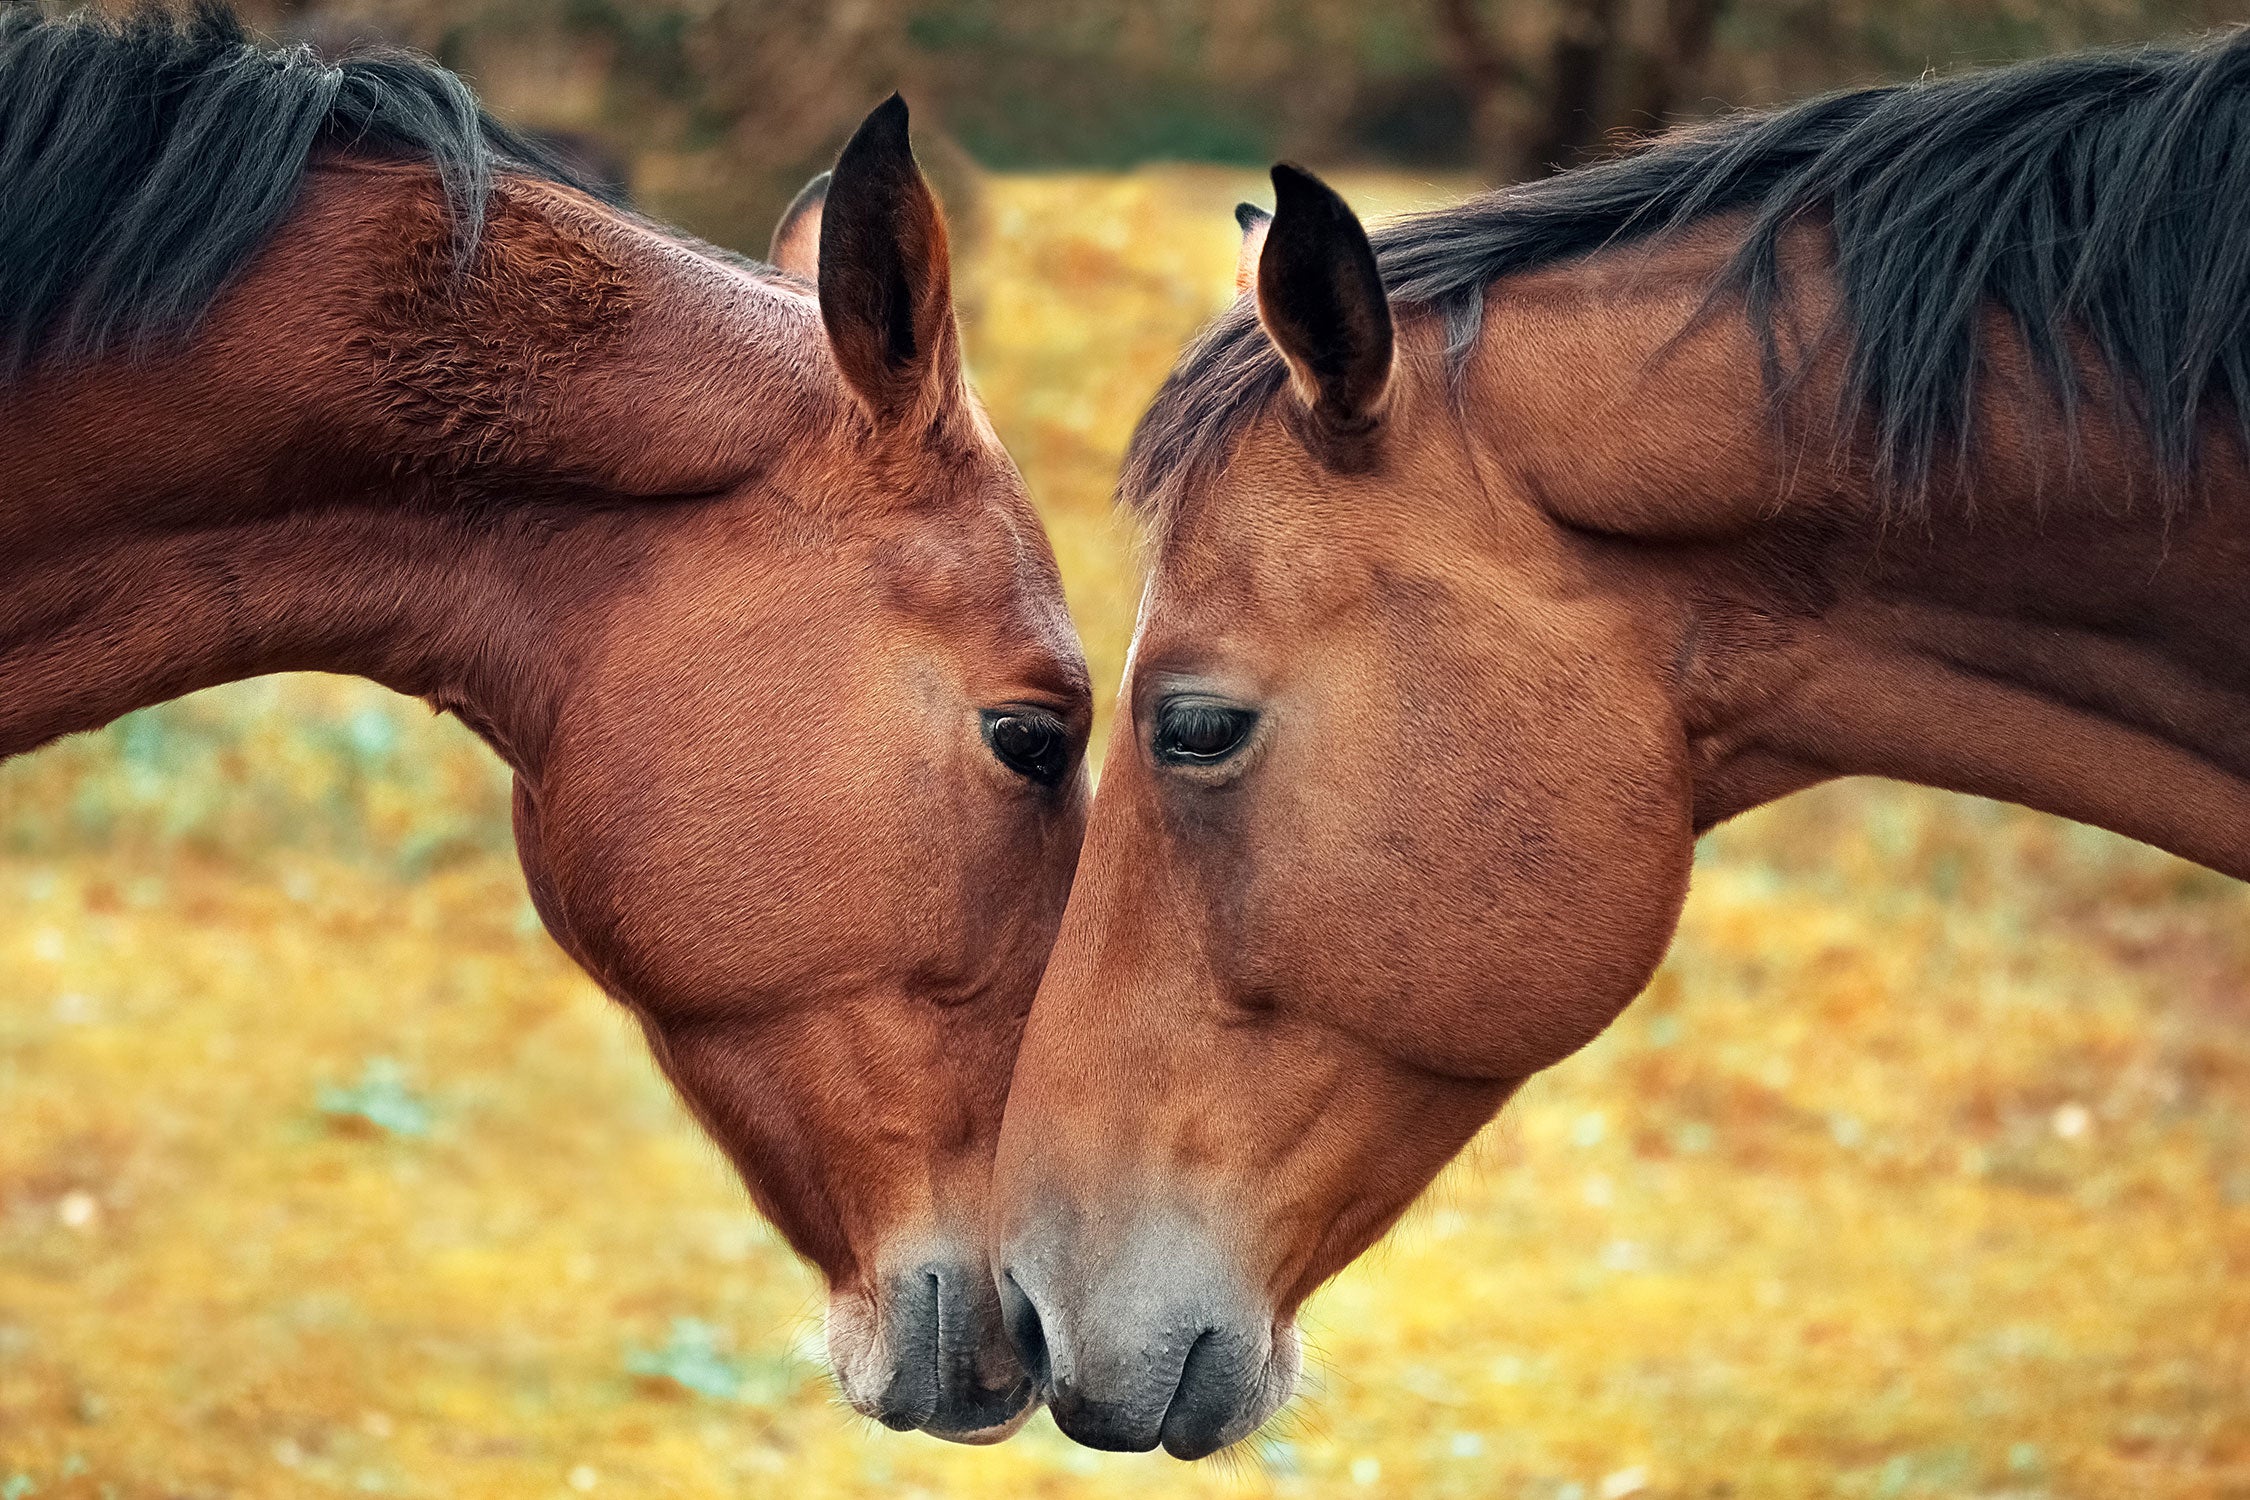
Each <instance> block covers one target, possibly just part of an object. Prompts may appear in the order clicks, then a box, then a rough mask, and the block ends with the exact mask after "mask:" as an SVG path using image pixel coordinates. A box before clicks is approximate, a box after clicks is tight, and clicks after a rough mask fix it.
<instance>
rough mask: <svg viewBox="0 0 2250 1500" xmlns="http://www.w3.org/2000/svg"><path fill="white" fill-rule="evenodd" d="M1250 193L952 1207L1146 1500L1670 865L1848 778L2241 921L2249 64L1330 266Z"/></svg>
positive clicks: (1236, 1422)
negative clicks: (2219, 886) (972, 1212)
mask: <svg viewBox="0 0 2250 1500" xmlns="http://www.w3.org/2000/svg"><path fill="white" fill-rule="evenodd" d="M1273 180H1274V191H1275V197H1276V205H1275V211H1274V214H1273V216H1272V219H1271V222H1270V224H1267V223H1264V222H1263V220H1264V216H1263V215H1262V214H1260V213H1257V212H1255V211H1252V212H1250V213H1247V214H1245V215H1244V216H1243V218H1244V221H1245V224H1246V227H1247V228H1248V229H1249V230H1250V232H1251V238H1250V241H1249V243H1248V245H1247V247H1246V260H1247V262H1248V264H1249V266H1250V269H1251V271H1252V275H1251V277H1250V280H1251V281H1252V282H1253V288H1252V291H1251V294H1250V295H1249V296H1246V297H1244V298H1241V299H1239V300H1238V301H1237V303H1236V304H1235V306H1234V307H1233V308H1232V309H1231V310H1230V311H1228V312H1227V313H1225V314H1224V315H1223V316H1222V317H1221V318H1220V319H1219V321H1218V322H1217V323H1216V324H1215V325H1214V326H1213V327H1212V328H1211V329H1209V330H1208V331H1207V332H1206V334H1205V335H1204V336H1203V337H1202V338H1201V339H1200V341H1199V342H1198V343H1197V344H1195V345H1194V346H1193V347H1192V349H1191V350H1190V352H1188V353H1187V354H1186V355H1185V356H1184V357H1183V359H1182V361H1181V363H1180V364H1179V366H1178V367H1177V369H1176V370H1175V371H1174V373H1173V374H1172V376H1171V377H1170V379H1169V380H1168V381H1167V383H1166V384H1165V385H1164V387H1163V388H1162V390H1161V391H1160V393H1159V394H1158V395H1157V397H1156V399H1155V401H1154V404H1153V405H1152V406H1151V407H1150V409H1149V410H1148V412H1147V413H1146V415H1145V416H1144V417H1143V419H1142V421H1141V423H1140V426H1139V428H1138V430H1137V432H1136V434H1135V437H1134V439H1133V442H1132V444H1131V447H1130V450H1129V453H1128V458H1127V463H1126V468H1125V471H1124V475H1123V480H1122V486H1121V488H1122V494H1123V498H1124V499H1125V500H1126V501H1127V502H1129V503H1130V504H1131V505H1132V506H1133V507H1135V508H1136V510H1137V511H1138V512H1139V514H1140V516H1141V517H1142V518H1143V519H1144V521H1145V523H1146V525H1147V528H1148V530H1149V533H1150V542H1151V553H1150V567H1149V576H1148V580H1147V592H1146V594H1145V597H1144V601H1143V604H1142V607H1141V613H1140V619H1139V622H1138V625H1137V628H1136V635H1135V639H1134V644H1133V648H1132V655H1131V657H1130V665H1129V667H1128V670H1127V675H1126V680H1125V683H1124V687H1123V689H1122V693H1121V696H1120V699H1119V710H1118V716H1117V721H1116V729H1115V734H1114V738H1113V740H1112V743H1111V747H1110V750H1109V752H1108V755H1107V758H1106V761H1105V762H1104V768H1103V773H1102V777H1101V783H1100V786H1099V788H1098V790H1097V793H1096V795H1095V798H1094V803H1093V811H1092V814H1091V819H1090V823H1089V826H1088V830H1087V835H1086V845H1085V848H1084V850H1083V851H1082V853H1081V856H1080V862H1079V870H1078V876H1077V881H1076V884H1075V886H1074V887H1073V889H1072V892H1071V896H1070V903H1069V906H1068V909H1067V910H1066V912H1065V914H1064V917H1063V924H1062V931H1061V934H1060V936H1059V937H1058V939H1057V945H1056V948H1055V951H1054V953H1053V955H1052V956H1051V958H1050V960H1049V967H1048V970H1047V974H1046V977H1045V978H1044V980H1043V981H1042V983H1041V987H1040V991H1039V996H1038V999H1037V1000H1036V1001H1035V1002H1034V1004H1033V1006H1032V1013H1031V1019H1030V1023H1029V1025H1028V1027H1027V1029H1026V1032H1025V1035H1024V1038H1023V1045H1022V1050H1021V1052H1020V1053H1019V1055H1018V1058H1017V1063H1016V1071H1015V1075H1014V1079H1013V1082H1012V1084H1011V1091H1010V1096H1009V1101H1008V1109H1007V1118H1006V1120H1005V1122H1004V1124H1003V1127H1002V1132H1001V1143H1000V1154H999V1158H998V1161H997V1164H996V1173H997V1180H996V1184H995V1189H994V1195H995V1226H994V1233H995V1270H996V1274H997V1276H998V1278H999V1280H1000V1282H1001V1285H1002V1297H1003V1302H1004V1303H1005V1304H1006V1313H1007V1316H1008V1318H1009V1322H1010V1325H1011V1331H1012V1333H1013V1336H1014V1337H1015V1339H1016V1342H1017V1344H1018V1345H1019V1347H1020V1348H1021V1349H1022V1351H1023V1353H1024V1356H1025V1360H1026V1363H1027V1366H1028V1367H1029V1368H1031V1369H1032V1371H1033V1373H1034V1375H1035V1376H1036V1377H1037V1378H1038V1379H1039V1380H1040V1381H1041V1382H1042V1384H1043V1385H1044V1386H1045V1387H1046V1389H1047V1394H1048V1399H1049V1401H1050V1403H1051V1406H1052V1410H1053V1412H1054V1416H1055V1419H1056V1421H1057V1422H1058V1423H1059V1424H1060V1425H1061V1427H1062V1429H1063V1431H1064V1432H1066V1433H1068V1434H1069V1435H1070V1436H1072V1437H1074V1438H1076V1439H1078V1440H1079V1441H1081V1442H1084V1443H1088V1444H1091V1445H1094V1446H1096V1447H1104V1448H1120V1449H1147V1448H1151V1447H1153V1446H1155V1445H1157V1444H1158V1443H1162V1445H1163V1446H1164V1447H1165V1448H1166V1449H1168V1450H1169V1451H1170V1452H1172V1453H1173V1454H1175V1455H1178V1456H1181V1457H1194V1456H1198V1455H1201V1454H1205V1453H1209V1452H1211V1451H1213V1450H1215V1449H1218V1448H1220V1447H1222V1446H1224V1445H1226V1444H1228V1443H1231V1442H1234V1441H1236V1440H1238V1439H1240V1438H1242V1437H1243V1436H1245V1435H1246V1434H1248V1433H1249V1432H1251V1431H1252V1430H1253V1429H1255V1428H1256V1427H1257V1426H1258V1425H1259V1424H1260V1423H1261V1422H1262V1421H1264V1420H1265V1419H1266V1418H1267V1417H1268V1416H1269V1415H1270V1414H1271V1413H1272V1412H1274V1411H1275V1410H1276V1409H1277V1408H1278V1407H1279V1406H1280V1405H1281V1404H1282V1403H1283V1402H1284V1401H1285V1400H1287V1399H1288V1396H1289V1394H1290V1392H1291V1389H1292V1387H1293V1383H1294V1381H1295V1377H1296V1374H1297V1368H1298V1362H1299V1353H1298V1349H1299V1345H1298V1340H1297V1336H1296V1334H1295V1332H1294V1316H1295V1313H1296V1311H1297V1309H1298V1307H1299V1306H1300V1304H1302V1302H1303V1301H1304V1299H1305V1298H1306V1296H1307V1295H1308V1294H1309V1293H1310V1292H1312V1291H1313V1290H1314V1289H1315V1288H1316V1287H1318V1286H1319V1285H1320V1284H1321V1283H1322V1282H1323V1281H1324V1280H1326V1279H1327V1278H1328V1277H1330V1276H1332V1275H1333V1274H1335V1272H1336V1271H1338V1270H1339V1269H1340V1268H1341V1267H1343V1266H1344V1265H1345V1264H1346V1263H1347V1262H1349V1261H1350V1260H1351V1259H1352V1258H1353V1257H1354V1256H1355V1255H1357V1254H1358V1253H1359V1252H1360V1251H1362V1250H1364V1249H1365V1248H1367V1247H1368V1246H1369V1245H1370V1244H1371V1243H1373V1242H1374V1241H1375V1240H1376V1239H1377V1238H1378V1237H1379V1236H1380V1235H1381V1234H1382V1233H1384V1231H1385V1230H1386V1229H1387V1228H1388V1227H1389V1226H1390V1225H1391V1224H1392V1223H1393V1222H1394V1221H1395V1220H1396V1219H1397V1218H1398V1216H1399V1215H1400V1213H1401V1212H1402V1211H1403V1210H1404V1209H1405V1208H1406V1206H1407V1205H1408V1203H1409V1202H1410V1201H1411V1200H1412V1199H1413V1198H1414V1197H1415V1196H1416V1195H1417V1194H1418V1193H1419V1192H1420V1191H1421V1190H1422V1189H1423V1188H1424V1187H1425V1186H1426V1185H1427V1184H1428V1183H1429V1181H1430V1180H1431V1178H1432V1176H1433V1175H1434V1174H1435V1173H1436V1172H1437V1171H1438V1170H1439V1168H1440V1167H1441V1166H1442V1165H1443V1164H1444V1163H1445V1162H1446V1161H1447V1160H1448V1159H1449V1158H1450V1157H1452V1156H1453V1155H1454V1154H1455V1153H1456V1152H1457V1151H1459V1150H1460V1149H1461V1147H1462V1146H1463V1144H1464V1143H1465V1142H1466V1141H1468V1139H1469V1138H1470V1137H1471V1136H1472V1135H1473V1134H1474V1133H1475V1132H1476V1131H1477V1130H1478V1129H1479V1128H1480V1127H1481V1126H1482V1125H1484V1124H1485V1122H1486V1121H1487V1120H1489V1119H1490V1118H1491V1117H1492V1116H1493V1114H1494V1113H1495V1112H1496V1111H1497V1110H1498V1109H1499V1108H1500V1107H1501V1105H1502V1104H1503V1103H1504V1102H1505V1101H1506V1100H1507V1099H1508V1097H1509V1096H1510V1094H1511V1093H1513V1092H1514V1091H1515V1090H1516V1089H1517V1088H1518V1087H1519V1086H1520V1085H1521V1084H1522V1083H1523V1081H1524V1080H1525V1079H1527V1078H1528V1077H1530V1076H1531V1075H1532V1074H1534V1073H1536V1072H1538V1071H1539V1070H1541V1069H1543V1068H1546V1067H1549V1066H1551V1065H1553V1064H1554V1063H1556V1062H1558V1061H1560V1060H1562V1059H1563V1058H1565V1057H1567V1056H1569V1055H1570V1054H1571V1053H1572V1052H1574V1051H1575V1050H1577V1049H1578V1048H1580V1047H1583V1046H1584V1045H1585V1044H1586V1043H1587V1042H1588V1041H1590V1040H1592V1039H1593V1038H1594V1036H1595V1035H1596V1034H1598V1033H1599V1032H1600V1031H1601V1030H1602V1029H1603V1028H1604V1027H1605V1026H1607V1025H1608V1024H1609V1023H1610V1021H1611V1020H1612V1019H1613V1018H1615V1017H1616V1015H1617V1014H1618V1013H1619V1011H1620V1010H1621V1009H1622V1008H1623V1007H1624V1006H1625V1005H1626V1004H1627V1003H1628V1002H1629V1001H1630V1000H1632V998H1633V997H1634V995H1635V994H1636V993H1637V992H1639V991H1640V990H1641V988H1642V987H1643V986H1644V984H1645V983H1646V982H1647V981H1648V979H1649V978H1650V975H1651V973H1652V971H1653V970H1654V969H1655V967H1656V965H1657V963H1658V961H1659V960H1660V959H1661V957H1662V956H1663V954H1664V951H1665V949H1666V947H1667V945H1668V943H1669V942H1670V940H1671V935H1672V933H1673V930H1674V925H1675V923H1676V921H1677V919H1678V917H1679V913H1680V908H1681V903H1682V901H1683V899H1684V897H1685V895H1686V893H1687V889H1688V879H1689V870H1690V865H1691V862H1692V851H1693V848H1694V842H1695V839H1696V836H1697V835H1698V834H1699V833H1701V832H1702V831H1703V830H1705V829H1708V828H1710V827H1712V826H1713V825H1715V824H1717V823H1720V822H1722V821H1724V820H1725V819H1728V818H1730V817H1733V816H1734V815H1735V814H1737V813H1740V812H1743V811H1744V810H1746V809H1749V808H1752V807H1756V806H1758V805H1759V804H1761V803H1765V802H1769V801H1771V800H1773V799H1775V798H1778V797H1782V796H1785V795H1787V794H1789V793H1791V792H1793V791H1796V790H1798V789H1800V788H1803V787H1807V786H1811V785H1813V784H1814V783H1816V782H1821V781H1825V780H1828V779H1830V778H1833V777H1841V776H1886V777H1893V778H1898V779H1901V780H1905V781H1911V782H1920V783H1924V784H1927V785H1931V786H1936V787H1943V788H1951V789H1954V790H1957V791H1962V792H1969V793H1975V794H1978V795H1981V796H1986V797H1994V798H2000V799H2004V800H2007V801H2011V802H2017V803H2021V804H2024V805H2026V806H2029V807H2033V808H2039V809H2043V810H2046V811H2048V812H2051V813H2056V814H2060V815H2062V816H2063V817H2066V818H2073V819H2078V820H2080V821H2083V822H2087V823H2091V824H2096V825H2099V826H2101V827H2104V828H2108V829H2112V830H2115V831H2116V832H2119V833H2122V834H2125V835H2127V836H2129V837H2132V838H2135V839H2139V840H2142V841H2144V842H2146V843H2149V844H2153V845H2155V846H2157V847H2158V848H2161V849H2165V850H2169V851H2171V852H2173V853H2175V854H2178V855H2181V856H2183V857H2185V858H2187V859H2190V860H2194V861H2197V862H2200V863H2202V864H2204V865H2207V866H2209V867H2211V868H2213V869H2216V870H2219V871H2223V872H2225V873H2227V874H2230V875H2233V876H2235V877H2237V878H2250V469H2246V466H2245V451H2246V450H2245V433H2246V427H2245V424H2246V423H2250V35H2246V34H2242V33H2236V34H2234V35H2232V36H2228V37H2224V38H2221V39H2218V40H2216V41H2213V42H2211V43H2208V44H2206V45H2203V46H2200V47H2197V48H2195V49H2192V50H2174V51H2166V50H2158V51H2150V52H2145V53H2139V54H2134V55H2130V56H2108V55H2103V56H2080V57H2072V58H2066V59H2062V60H2056V61H2047V62H2041V63H2036V64H2031V65H2026V66H2020V67H2015V68H2009V69H2004V70H2000V71H1995V72H1990V73H1986V74H1978V75H1968V76H1963V77H1960V78H1956V79H1952V80H1947V81H1935V82H1923V83H1917V84H1912V85H1907V86H1904V87H1894V88H1877V89H1870V90H1864V91H1860V92H1854V93H1848V94H1843V95H1840V96H1836V97H1832V98H1825V99H1820V100H1816V101H1813V102H1810V103H1806V104H1802V105H1799V106H1796V107H1794V108H1788V109H1783V110H1781V111H1779V112H1776V113H1770V114H1761V115H1749V116H1741V117H1735V118H1731V119H1728V120H1725V121H1722V122H1720V123H1717V124H1714V125H1712V126H1709V127H1705V128H1699V129H1695V130H1691V131H1690V132H1688V133H1685V134H1678V135H1674V136H1671V137H1668V138H1666V139H1663V140H1662V141H1660V142H1658V143H1655V144H1653V145H1652V146H1651V147H1649V148H1648V149H1645V150H1643V151H1641V152H1639V153H1638V154H1634V155H1631V156H1627V157H1625V158H1623V159H1620V160H1617V161H1614V162H1611V163H1605V164H1600V165H1596V166H1592V167H1589V168H1585V169H1581V170H1579V171H1576V172H1573V173H1571V174H1568V175H1565V176H1562V177H1558V178H1556V179H1553V180H1550V181H1547V182H1543V183H1539V184H1536V185H1531V186H1526V187H1522V188H1518V189H1514V190H1510V191H1503V192H1499V193H1497V194H1493V195H1489V196H1485V197H1481V198H1477V199H1474V200H1472V201H1470V202H1467V203H1466V204H1463V205H1461V206H1458V207H1455V208H1452V209H1448V210H1444V211H1440V212H1436V213H1432V214H1429V215H1426V216H1421V217H1416V218H1411V219H1408V220H1405V221H1403V222H1400V223H1397V224H1395V225H1392V226H1390V227H1387V228H1385V229H1383V230H1381V231H1380V232H1379V233H1377V234H1376V235H1375V236H1374V237H1373V239H1372V241H1370V239H1369V237H1368V235H1367V234H1366V233H1365V231H1364V230H1363V229H1362V227H1361V225H1360V223H1359V221H1358V220H1357V219H1356V218H1355V217H1354V216H1353V214H1352V212H1351V210H1350V209H1349V208H1348V207H1347V206H1346V205H1345V203H1344V201H1343V200H1342V199H1341V198H1340V197H1338V196H1337V194H1335V193H1334V192H1333V191H1331V190H1330V189H1329V188H1328V187H1326V186H1325V185H1324V184H1322V183H1321V182H1319V181H1318V180H1317V179H1315V178H1314V177H1312V176H1310V175H1308V174H1306V173H1304V172H1302V171H1299V170H1296V169H1294V168H1291V167H1286V166H1283V167H1277V168H1276V169H1275V170H1274V174H1273ZM1260 236H1262V239H1261V238H1260Z"/></svg>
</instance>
